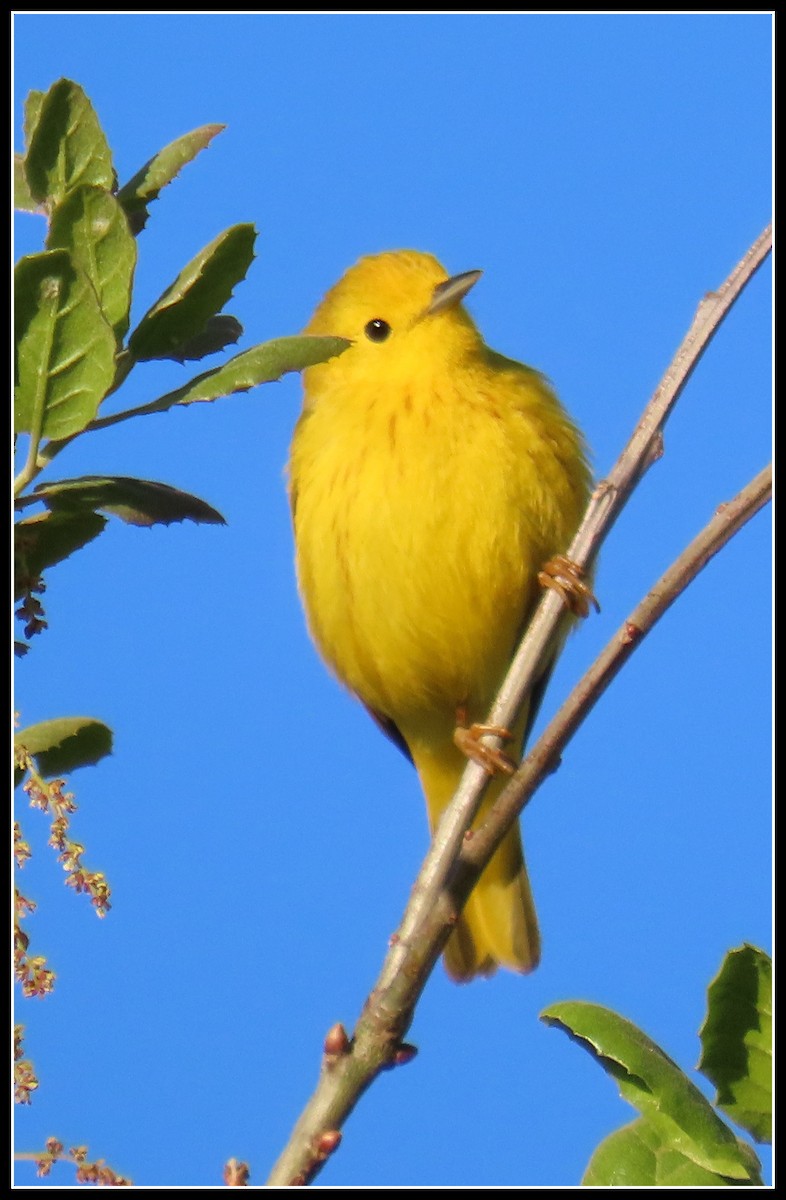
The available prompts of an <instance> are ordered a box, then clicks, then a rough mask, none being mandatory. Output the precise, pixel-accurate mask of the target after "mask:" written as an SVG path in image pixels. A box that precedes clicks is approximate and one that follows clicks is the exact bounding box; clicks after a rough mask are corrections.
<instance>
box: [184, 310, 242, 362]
mask: <svg viewBox="0 0 786 1200" xmlns="http://www.w3.org/2000/svg"><path fill="white" fill-rule="evenodd" d="M242 332H243V326H242V325H241V324H240V322H239V321H238V319H237V317H232V316H230V315H229V313H219V314H218V315H217V316H215V317H208V319H207V321H206V322H205V327H204V329H203V330H202V332H201V333H198V334H196V335H195V336H194V337H192V338H190V339H189V340H188V341H187V342H183V343H182V345H180V346H178V348H177V350H176V351H174V352H173V353H172V354H171V355H170V356H169V357H171V358H174V359H176V360H177V362H181V363H183V362H194V361H196V360H198V359H200V358H207V356H208V355H209V354H217V353H218V351H219V350H226V348H227V346H232V345H234V343H235V342H236V341H237V340H238V338H239V337H240V335H241V334H242Z"/></svg>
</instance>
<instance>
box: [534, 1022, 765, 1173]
mask: <svg viewBox="0 0 786 1200" xmlns="http://www.w3.org/2000/svg"><path fill="white" fill-rule="evenodd" d="M540 1016H541V1020H543V1021H545V1022H546V1023H547V1024H549V1025H557V1026H559V1027H560V1028H562V1029H564V1030H565V1032H566V1033H568V1035H569V1036H570V1037H572V1038H574V1039H576V1040H578V1041H579V1042H580V1044H581V1045H582V1046H583V1047H584V1048H585V1049H586V1050H588V1051H589V1053H590V1054H591V1055H592V1056H593V1057H594V1058H595V1059H596V1060H597V1061H598V1062H599V1063H600V1065H601V1066H602V1067H603V1069H604V1070H605V1071H606V1072H607V1073H608V1074H610V1075H612V1076H613V1078H614V1079H615V1080H616V1082H617V1086H618V1087H619V1090H620V1094H621V1095H622V1096H623V1097H624V1098H625V1099H626V1100H627V1101H628V1102H629V1103H630V1104H632V1105H633V1106H634V1108H637V1109H638V1110H639V1112H640V1113H641V1114H642V1116H644V1117H645V1118H646V1119H647V1121H648V1122H649V1124H650V1125H651V1126H652V1127H653V1128H654V1129H656V1130H657V1131H658V1133H659V1135H660V1136H661V1137H662V1138H663V1140H664V1141H665V1142H666V1143H667V1144H668V1145H670V1146H671V1147H672V1149H674V1150H675V1151H677V1152H679V1153H680V1154H682V1155H684V1156H685V1157H686V1158H688V1159H690V1160H691V1162H693V1163H695V1164H696V1165H697V1166H699V1167H703V1168H704V1170H706V1171H712V1172H714V1173H716V1174H718V1175H726V1176H728V1177H729V1178H731V1179H740V1180H749V1179H750V1178H751V1164H750V1159H749V1157H748V1156H747V1155H746V1154H745V1153H744V1152H743V1151H742V1149H741V1148H740V1144H739V1143H738V1141H737V1139H736V1137H735V1136H734V1134H733V1133H732V1131H731V1129H729V1127H728V1126H727V1125H726V1124H725V1123H724V1122H723V1121H722V1120H721V1119H720V1117H719V1116H718V1115H717V1113H716V1112H715V1110H714V1109H713V1108H712V1105H711V1104H709V1102H708V1101H707V1100H706V1099H705V1098H704V1096H703V1095H702V1093H701V1092H700V1091H699V1089H698V1088H697V1087H696V1086H695V1084H693V1083H692V1082H691V1080H690V1079H688V1077H687V1075H685V1073H684V1072H683V1071H682V1070H680V1068H679V1067H678V1066H677V1064H676V1063H675V1062H673V1061H672V1059H670V1058H669V1057H668V1055H667V1054H665V1053H664V1052H663V1050H661V1048H660V1046H658V1045H656V1043H655V1042H653V1041H652V1039H651V1038H649V1037H647V1035H646V1034H645V1033H643V1032H642V1031H641V1030H640V1029H638V1028H637V1027H636V1026H635V1025H634V1024H633V1023H632V1022H631V1021H628V1020H626V1018H625V1017H621V1016H619V1014H618V1013H615V1012H612V1011H611V1010H610V1009H608V1008H604V1007H603V1006H602V1005H599V1004H590V1003H588V1002H586V1001H581V1000H570V1001H563V1002H561V1003H559V1004H553V1005H551V1006H550V1007H549V1008H547V1009H545V1010H544V1011H543V1012H542V1013H541V1014H540Z"/></svg>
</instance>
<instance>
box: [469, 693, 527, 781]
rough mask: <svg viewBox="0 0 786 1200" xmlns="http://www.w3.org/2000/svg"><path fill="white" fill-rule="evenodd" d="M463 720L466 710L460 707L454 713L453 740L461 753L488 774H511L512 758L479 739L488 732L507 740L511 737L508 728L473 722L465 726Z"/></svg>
mask: <svg viewBox="0 0 786 1200" xmlns="http://www.w3.org/2000/svg"><path fill="white" fill-rule="evenodd" d="M465 721H466V712H465V710H464V709H461V708H460V709H459V710H458V712H457V713H456V728H455V730H454V733H453V741H454V742H455V743H456V745H457V746H458V748H459V750H460V751H461V753H462V754H465V755H466V756H467V758H471V759H472V761H473V762H476V763H478V765H479V766H481V767H482V768H483V770H484V771H485V772H486V773H487V774H488V775H497V774H498V773H499V772H502V774H504V775H512V774H513V772H514V771H515V770H516V764H515V763H514V762H513V760H512V759H511V758H509V757H508V755H507V754H505V753H504V751H502V750H498V749H497V748H496V747H495V746H486V745H484V743H483V742H482V741H481V740H480V739H481V738H482V737H485V736H486V735H487V734H488V735H490V736H492V737H498V738H501V739H502V740H503V741H505V742H507V741H510V739H511V738H512V737H513V734H512V733H511V732H510V730H509V729H504V728H503V727H502V726H501V725H478V724H473V725H469V726H467V725H466V724H465Z"/></svg>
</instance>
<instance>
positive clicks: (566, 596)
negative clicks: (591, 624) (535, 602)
mask: <svg viewBox="0 0 786 1200" xmlns="http://www.w3.org/2000/svg"><path fill="white" fill-rule="evenodd" d="M583 575H584V568H583V567H580V566H579V565H578V563H575V562H573V561H572V560H571V559H570V558H566V557H565V555H564V554H557V555H555V557H554V558H550V559H549V561H548V562H547V563H545V564H544V567H543V570H542V571H540V572H539V573H538V583H539V584H540V586H541V587H546V588H552V589H553V591H555V592H556V593H557V594H558V595H559V597H560V598H561V600H562V603H563V604H564V605H565V607H566V608H569V609H570V611H571V612H572V613H574V614H575V615H576V616H577V617H588V616H589V610H590V606H591V605H594V607H595V611H596V612H600V605H599V604H598V602H597V600H596V599H595V596H594V594H593V592H592V588H591V587H589V585H588V584H586V583H585V582H584V579H583Z"/></svg>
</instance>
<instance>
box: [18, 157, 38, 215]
mask: <svg viewBox="0 0 786 1200" xmlns="http://www.w3.org/2000/svg"><path fill="white" fill-rule="evenodd" d="M14 208H15V209H17V210H18V211H19V212H32V213H40V212H41V211H42V209H41V205H40V204H39V203H38V201H37V200H34V199H33V195H32V193H31V191H30V185H29V184H28V182H27V173H26V172H25V160H24V159H23V158H22V155H21V154H15V155H14Z"/></svg>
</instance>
